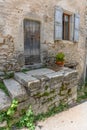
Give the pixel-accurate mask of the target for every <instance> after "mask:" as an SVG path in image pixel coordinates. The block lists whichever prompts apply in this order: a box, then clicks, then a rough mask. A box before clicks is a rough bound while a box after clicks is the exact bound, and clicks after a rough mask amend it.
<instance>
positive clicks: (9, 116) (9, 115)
mask: <svg viewBox="0 0 87 130" xmlns="http://www.w3.org/2000/svg"><path fill="white" fill-rule="evenodd" d="M17 106H18V101H17V100H16V99H14V100H13V101H12V104H11V106H10V107H9V108H8V110H7V112H1V113H0V122H3V121H5V120H6V121H7V127H6V128H5V130H10V129H11V127H12V124H13V122H12V121H13V119H14V114H15V112H16V109H17ZM3 129H4V128H3Z"/></svg>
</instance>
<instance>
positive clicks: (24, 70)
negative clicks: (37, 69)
mask: <svg viewBox="0 0 87 130" xmlns="http://www.w3.org/2000/svg"><path fill="white" fill-rule="evenodd" d="M29 70H30V69H28V68H25V69H22V70H21V72H23V73H26V72H27V71H29Z"/></svg>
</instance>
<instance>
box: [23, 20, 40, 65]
mask: <svg viewBox="0 0 87 130" xmlns="http://www.w3.org/2000/svg"><path fill="white" fill-rule="evenodd" d="M24 55H25V65H33V64H35V63H40V22H37V21H33V20H27V19H25V20H24Z"/></svg>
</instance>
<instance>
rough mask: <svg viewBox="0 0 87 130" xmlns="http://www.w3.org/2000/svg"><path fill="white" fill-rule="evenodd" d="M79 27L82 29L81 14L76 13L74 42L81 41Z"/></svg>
mask: <svg viewBox="0 0 87 130" xmlns="http://www.w3.org/2000/svg"><path fill="white" fill-rule="evenodd" d="M79 29H80V15H79V14H75V16H74V42H78V41H79Z"/></svg>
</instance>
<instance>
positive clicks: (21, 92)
mask: <svg viewBox="0 0 87 130" xmlns="http://www.w3.org/2000/svg"><path fill="white" fill-rule="evenodd" d="M4 84H5V86H6V88H7V90H8V92H9V95H10V96H11V98H12V99H14V98H16V99H17V100H18V101H19V102H21V101H24V100H26V99H27V98H28V95H27V93H26V90H25V88H24V87H23V86H21V85H20V84H19V83H18V82H17V81H15V80H14V79H7V80H4Z"/></svg>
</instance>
